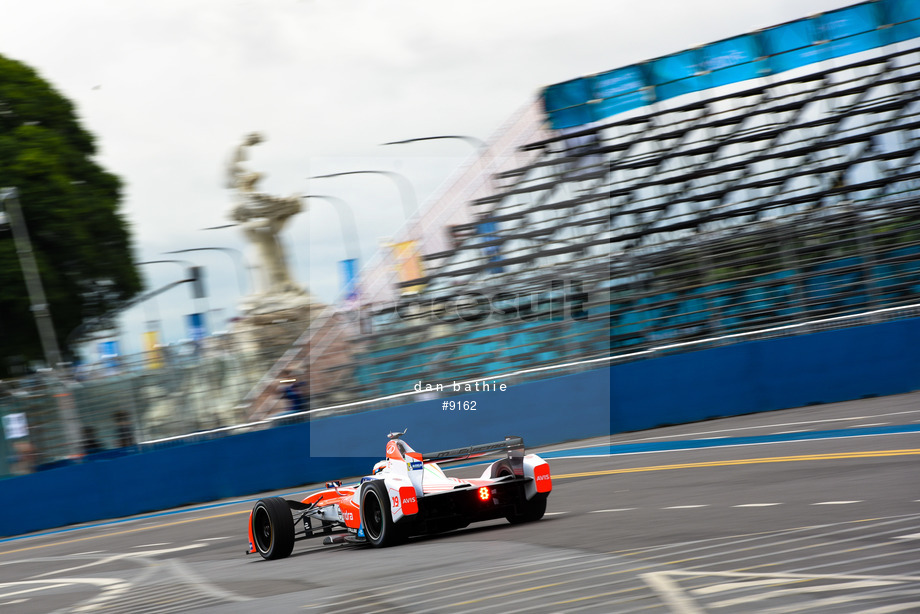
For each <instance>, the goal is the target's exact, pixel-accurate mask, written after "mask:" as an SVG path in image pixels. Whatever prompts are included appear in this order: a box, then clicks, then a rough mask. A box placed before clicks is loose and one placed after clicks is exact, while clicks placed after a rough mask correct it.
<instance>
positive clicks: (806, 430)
mask: <svg viewBox="0 0 920 614" xmlns="http://www.w3.org/2000/svg"><path fill="white" fill-rule="evenodd" d="M810 432H811V431H810V430H808V429H800V430H798V431H777V432H776V433H770V434H771V435H792V434H793V433H810Z"/></svg>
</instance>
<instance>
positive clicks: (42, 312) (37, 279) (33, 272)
mask: <svg viewBox="0 0 920 614" xmlns="http://www.w3.org/2000/svg"><path fill="white" fill-rule="evenodd" d="M5 203H7V204H8V207H9V215H7V213H6V209H5V208H4V204H5ZM7 221H8V222H9V224H10V227H11V228H12V230H13V241H14V242H15V243H16V252H17V254H18V256H19V266H20V267H21V268H22V274H23V276H24V277H25V280H26V289H27V291H28V293H29V303H30V304H31V309H32V314H33V315H34V317H35V325H36V326H37V327H38V334H39V338H40V339H41V344H42V350H43V351H44V354H45V363H47V365H48V368H50V369H51V373H52V377H53V376H54V374H55V369H57V368H58V367H59V366H60V363H61V351H60V348H59V347H58V342H57V335H56V334H55V332H54V322H52V320H51V310H50V309H49V308H48V300H47V299H46V298H45V289H44V288H43V287H42V280H41V276H40V274H39V271H38V264H36V262H35V255H34V254H33V253H32V241H31V240H30V239H29V231H28V228H27V227H26V220H25V216H23V214H22V207H20V206H19V192H18V191H17V190H16V188H3V189H0V225H2V224H4V223H6V222H7ZM57 383H58V385H60V386H63V387H64V390H63V392H59V393H58V394H56V395H55V397H56V398H57V410H58V418H59V419H60V421H61V424H62V426H63V427H64V441H65V453H66V455H67V456H72V455H74V454H76V453H77V452H78V450H79V447H78V443H79V441H80V428H79V424H78V422H77V417H76V411H75V408H74V404H73V397H72V396H71V394H70V391H69V390H68V389H67V387H66V385H65V384H64V382H63V380H60V379H58V380H57Z"/></svg>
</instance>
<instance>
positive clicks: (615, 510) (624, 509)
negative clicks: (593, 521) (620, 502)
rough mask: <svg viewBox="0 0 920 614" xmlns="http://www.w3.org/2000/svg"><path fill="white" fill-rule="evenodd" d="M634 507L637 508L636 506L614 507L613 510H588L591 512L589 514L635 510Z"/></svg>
mask: <svg viewBox="0 0 920 614" xmlns="http://www.w3.org/2000/svg"><path fill="white" fill-rule="evenodd" d="M634 509H636V508H634V507H620V508H617V509H612V510H591V511H590V512H588V513H589V514H606V513H607V512H631V511H633V510H634Z"/></svg>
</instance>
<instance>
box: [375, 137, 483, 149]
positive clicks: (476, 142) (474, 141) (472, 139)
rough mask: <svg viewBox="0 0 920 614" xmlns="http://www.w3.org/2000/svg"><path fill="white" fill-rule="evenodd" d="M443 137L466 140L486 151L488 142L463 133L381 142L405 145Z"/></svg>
mask: <svg viewBox="0 0 920 614" xmlns="http://www.w3.org/2000/svg"><path fill="white" fill-rule="evenodd" d="M441 139H454V140H458V141H466V142H467V143H469V144H470V145H472V146H473V147H475V148H476V149H479V150H482V151H484V150H485V149H486V142H485V141H483V140H482V139H479V138H476V137H475V136H466V135H463V134H442V135H438V136H420V137H416V138H414V139H403V140H401V141H389V142H388V143H381V144H382V145H405V144H407V143H418V142H419V141H437V140H441Z"/></svg>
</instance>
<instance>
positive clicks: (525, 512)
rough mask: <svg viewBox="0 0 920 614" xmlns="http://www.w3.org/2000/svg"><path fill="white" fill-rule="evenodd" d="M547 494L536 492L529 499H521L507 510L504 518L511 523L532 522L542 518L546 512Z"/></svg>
mask: <svg viewBox="0 0 920 614" xmlns="http://www.w3.org/2000/svg"><path fill="white" fill-rule="evenodd" d="M546 498H547V495H546V494H545V493H544V494H538V495H536V496H535V497H534V498H533V499H531V500H530V501H522V502H521V503H520V504H519V505H518V506H517V507H516V508H515V509H514V511H512V512H508V514H507V515H506V516H505V518H507V519H508V522H510V523H511V524H521V523H523V522H533V521H535V520H540V519H541V518H543V514H545V513H546Z"/></svg>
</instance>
